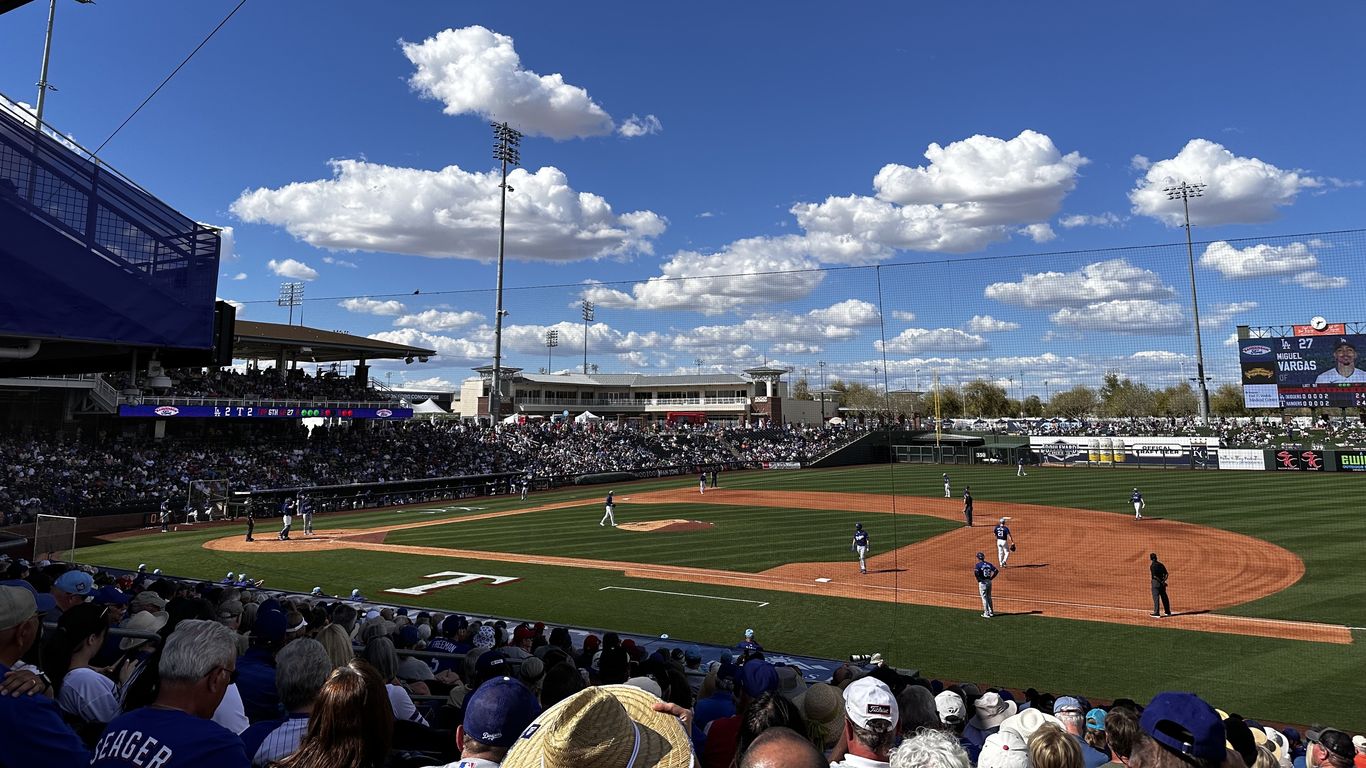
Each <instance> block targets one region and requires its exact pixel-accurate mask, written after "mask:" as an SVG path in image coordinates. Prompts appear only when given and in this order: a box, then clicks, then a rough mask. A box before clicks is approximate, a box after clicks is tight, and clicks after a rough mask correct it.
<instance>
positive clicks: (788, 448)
mask: <svg viewBox="0 0 1366 768" xmlns="http://www.w3.org/2000/svg"><path fill="white" fill-rule="evenodd" d="M723 434H724V435H725V437H726V440H728V441H729V442H730V443H731V444H732V445H734V446H735V447H736V449H737V450H738V451H739V452H740V455H742V456H744V457H745V459H746V460H749V461H759V462H772V461H785V462H793V461H796V462H801V463H806V462H809V461H813V460H815V459H818V458H820V457H821V456H824V455H826V454H828V453H830V452H831V451H833V450H835V449H836V448H839V447H841V446H843V445H845V444H846V443H849V442H851V441H852V440H853V439H854V438H856V437H858V436H859V435H860V434H862V432H861V431H860V428H858V427H853V426H844V425H836V426H827V427H813V426H805V425H799V424H790V425H788V426H787V427H786V428H781V429H778V428H774V429H744V428H731V429H727V430H725V432H724V433H723Z"/></svg>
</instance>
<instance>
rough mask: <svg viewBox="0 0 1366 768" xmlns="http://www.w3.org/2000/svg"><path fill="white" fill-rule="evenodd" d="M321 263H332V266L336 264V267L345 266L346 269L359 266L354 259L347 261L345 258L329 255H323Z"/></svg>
mask: <svg viewBox="0 0 1366 768" xmlns="http://www.w3.org/2000/svg"><path fill="white" fill-rule="evenodd" d="M323 263H324V264H332V265H333V266H338V267H346V268H347V269H357V268H359V266H360V265H359V264H357V263H356V262H354V261H347V260H346V259H337V258H333V257H331V256H324V257H323Z"/></svg>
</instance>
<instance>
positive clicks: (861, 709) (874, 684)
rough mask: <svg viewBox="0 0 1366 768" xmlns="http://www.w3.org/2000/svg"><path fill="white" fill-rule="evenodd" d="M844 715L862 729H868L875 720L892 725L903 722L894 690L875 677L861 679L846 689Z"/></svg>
mask: <svg viewBox="0 0 1366 768" xmlns="http://www.w3.org/2000/svg"><path fill="white" fill-rule="evenodd" d="M844 713H845V714H846V715H848V717H849V719H850V721H852V722H853V723H854V725H857V726H858V727H860V728H867V727H868V723H870V722H872V721H873V720H887V721H889V722H891V724H892V725H896V724H897V723H898V722H899V721H900V720H901V709H900V708H899V707H898V706H897V704H896V697H895V696H893V695H892V689H891V688H888V687H887V684H886V683H884V682H882V681H881V680H878V679H877V678H875V677H861V678H859V679H858V680H855V681H854V682H852V683H850V684H849V686H848V687H847V688H845V689H844Z"/></svg>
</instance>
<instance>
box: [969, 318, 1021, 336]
mask: <svg viewBox="0 0 1366 768" xmlns="http://www.w3.org/2000/svg"><path fill="white" fill-rule="evenodd" d="M1019 327H1020V324H1019V323H1012V322H1010V321H1009V320H997V319H996V318H994V317H992V316H991V315H973V316H972V319H971V320H969V321H968V324H967V331H968V333H1003V332H1005V331H1013V330H1016V329H1017V328H1019Z"/></svg>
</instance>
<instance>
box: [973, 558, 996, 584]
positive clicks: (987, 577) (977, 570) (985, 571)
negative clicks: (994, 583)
mask: <svg viewBox="0 0 1366 768" xmlns="http://www.w3.org/2000/svg"><path fill="white" fill-rule="evenodd" d="M972 575H973V576H975V577H977V580H978V581H991V580H992V579H994V578H996V566H994V565H992V564H991V563H988V562H986V561H984V560H978V561H977V565H975V566H973V569H972Z"/></svg>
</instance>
